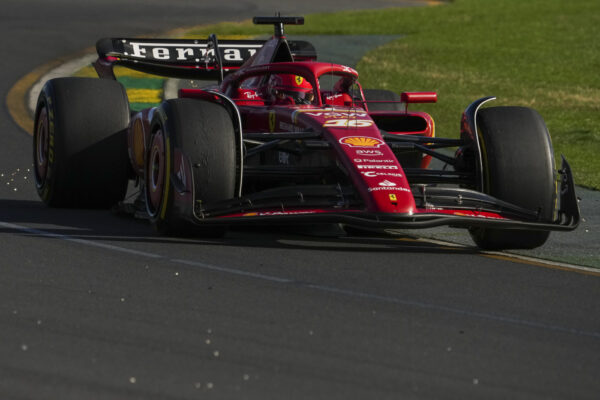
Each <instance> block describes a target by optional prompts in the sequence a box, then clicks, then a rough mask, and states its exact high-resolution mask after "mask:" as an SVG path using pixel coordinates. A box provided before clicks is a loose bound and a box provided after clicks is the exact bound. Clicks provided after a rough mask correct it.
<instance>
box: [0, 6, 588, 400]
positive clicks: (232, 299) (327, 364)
mask: <svg viewBox="0 0 600 400" xmlns="http://www.w3.org/2000/svg"><path fill="white" fill-rule="evenodd" d="M394 3H397V2H393V1H372V2H369V3H368V6H369V7H375V6H385V5H393V4H394ZM83 4H84V3H83V2H76V1H71V0H68V1H67V0H63V1H53V2H47V1H22V0H20V1H17V0H3V2H2V10H1V12H0V43H1V45H2V49H3V57H2V59H1V60H0V63H1V68H0V73H1V76H2V79H1V80H0V94H2V98H3V99H4V98H5V97H6V94H7V92H8V90H9V89H10V88H11V87H12V85H13V84H14V83H15V82H16V81H17V80H18V79H20V78H21V77H22V76H23V75H25V74H27V73H28V72H29V71H31V70H33V69H35V68H36V67H37V66H39V65H41V64H44V63H46V62H48V61H51V60H53V59H56V58H57V57H61V56H67V55H70V54H73V53H76V52H78V51H80V50H81V49H83V48H85V47H89V46H90V45H91V44H93V43H94V42H95V40H96V39H97V38H99V37H102V36H121V35H123V36H125V35H137V34H142V33H152V32H160V31H165V30H167V29H172V28H175V27H177V26H178V25H195V24H200V23H206V22H210V21H214V20H237V19H243V18H248V17H251V16H253V15H258V14H267V15H269V14H272V11H273V10H280V11H282V12H283V13H298V14H300V13H308V12H315V11H320V10H332V9H335V8H336V6H335V5H334V2H332V1H312V0H311V1H303V2H302V5H299V4H294V3H291V2H283V3H282V2H280V1H279V2H275V1H261V2H253V1H245V2H239V1H238V2H234V1H219V2H211V3H208V2H191V1H169V2H168V3H166V2H165V5H162V4H161V3H160V2H158V1H141V0H140V1H128V2H117V1H112V0H110V1H109V0H101V1H88V2H85V5H83ZM209 4H210V5H209ZM275 4H277V6H275ZM359 6H367V5H366V4H364V3H361V2H359V1H354V0H348V1H346V2H344V7H347V8H355V7H359ZM0 132H1V133H0V134H1V135H2V141H1V143H2V146H0V174H1V176H0V179H1V181H0V182H1V183H2V185H1V187H0V398H1V399H18V400H21V399H192V398H219V399H232V398H241V399H244V398H245V399H269V398H273V399H281V398H290V399H306V398H313V399H317V398H323V399H325V398H326V399H332V398H340V399H342V398H343V399H350V398H351V399H355V398H356V399H359V398H360V399H363V398H378V399H383V398H394V399H397V398H407V399H410V398H425V399H429V398H456V399H459V398H460V399H464V398H487V399H491V398H502V399H505V398H512V399H518V398H523V399H535V398H539V399H549V398H556V399H566V398H568V399H576V398H578V399H586V398H587V399H596V398H597V397H598V393H600V380H599V379H598V370H599V367H600V303H599V302H598V301H597V299H598V294H599V293H600V277H598V274H597V273H594V272H586V271H580V272H574V271H571V270H562V269H560V267H557V268H547V267H543V266H541V265H537V264H536V263H524V262H517V261H515V260H510V259H506V258H504V257H502V256H489V255H483V254H481V253H478V252H477V251H476V250H474V249H472V248H454V247H450V246H443V245H437V244H432V243H425V242H420V241H415V240H413V239H410V238H405V239H403V240H398V239H392V238H384V239H381V238H338V237H334V236H329V235H328V232H322V233H321V234H320V235H318V234H316V233H314V232H313V234H312V235H299V234H294V233H290V232H281V231H269V230H255V231H242V232H232V233H231V234H229V235H228V236H226V237H225V238H224V239H220V240H212V241H202V240H181V239H165V238H162V237H159V236H157V235H155V234H154V233H153V232H152V230H151V229H150V227H149V226H148V225H146V224H145V223H144V222H142V221H136V220H130V219H126V218H119V217H116V216H113V215H111V214H110V213H108V212H105V211H86V210H56V209H47V208H45V207H44V206H43V205H42V204H41V203H40V202H39V200H38V198H37V195H36V194H35V190H34V188H33V185H32V183H31V172H28V169H30V168H31V137H30V136H29V135H28V134H26V133H25V132H23V131H22V130H21V129H20V128H18V126H17V125H16V124H15V123H14V122H13V121H12V119H11V118H10V116H9V115H8V112H7V109H6V106H4V107H3V108H2V110H0ZM15 189H16V190H15Z"/></svg>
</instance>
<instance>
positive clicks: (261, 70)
mask: <svg viewBox="0 0 600 400" xmlns="http://www.w3.org/2000/svg"><path fill="white" fill-rule="evenodd" d="M254 22H255V23H256V24H272V25H273V26H274V27H275V33H274V35H273V37H272V38H271V39H270V40H266V41H259V40H223V41H219V40H218V39H217V37H216V36H215V35H211V36H210V37H209V38H208V39H207V40H174V39H171V40H167V39H165V40H159V39H121V38H120V39H101V40H99V41H98V43H97V45H96V47H97V51H98V55H99V58H98V59H97V61H96V62H95V63H94V67H95V69H96V71H97V73H98V75H99V77H100V78H101V79H96V78H59V79H54V80H50V81H48V82H47V83H46V84H45V86H44V88H43V90H42V92H41V94H40V96H39V100H38V105H37V111H36V113H35V130H34V148H33V158H34V165H35V168H34V169H35V182H36V186H37V190H38V193H39V195H40V197H41V199H42V200H43V201H44V202H45V203H46V204H48V205H49V206H52V207H107V208H108V207H111V206H113V205H115V204H117V203H120V202H122V201H123V200H124V197H125V194H126V191H127V187H128V184H129V182H130V181H131V180H135V181H136V183H137V185H138V188H139V190H140V195H139V198H138V200H137V204H138V205H139V204H141V205H142V206H141V209H142V210H143V212H144V213H145V214H146V217H147V218H148V219H149V220H150V221H151V222H152V224H153V225H154V226H155V227H156V229H158V231H159V232H161V233H162V234H175V235H177V234H190V233H192V234H198V235H221V234H223V233H224V232H225V231H226V229H227V228H228V227H231V226H237V225H243V224H252V225H257V224H286V225H290V224H292V225H293V224H306V223H309V224H314V223H335V224H339V225H340V226H346V227H351V228H354V229H363V230H371V231H372V230H381V231H385V230H390V229H398V228H399V229H406V228H427V227H434V226H439V225H449V226H452V227H460V228H466V229H468V230H469V232H470V233H471V235H472V237H473V239H474V241H475V243H476V244H477V245H478V246H479V247H481V248H484V249H506V248H534V247H537V246H540V245H542V244H543V243H544V242H545V241H546V239H547V238H548V235H549V232H550V231H553V230H556V231H568V230H572V229H575V228H576V227H577V225H578V224H579V219H580V217H579V209H578V204H577V198H576V196H575V191H574V185H573V177H572V174H571V170H570V168H569V164H568V163H567V162H566V160H565V159H564V157H563V160H562V166H561V167H560V169H558V170H557V169H556V168H555V164H554V156H553V150H552V144H551V141H550V136H549V134H548V130H547V128H546V126H545V123H544V121H543V120H542V118H541V117H540V115H539V114H538V113H537V112H536V111H534V110H532V109H529V108H524V107H485V108H483V107H482V106H484V105H486V106H487V105H488V104H487V103H488V102H490V101H491V100H493V99H494V98H493V97H486V98H482V99H479V100H476V101H475V102H473V103H472V104H471V105H469V106H468V107H467V108H466V110H465V111H464V113H463V115H462V120H461V129H460V138H458V139H451V138H438V137H436V136H435V134H434V121H433V119H432V117H431V116H430V115H428V114H427V113H424V112H415V111H409V110H408V107H409V105H411V104H414V103H428V102H435V101H436V100H437V95H436V93H434V92H417V93H415V92H405V93H401V94H396V93H393V92H389V91H385V90H373V89H372V90H369V89H363V88H362V87H361V85H360V84H359V82H358V73H357V72H356V71H355V70H354V69H353V68H350V67H347V66H343V65H337V64H332V63H327V62H319V61H317V55H316V51H315V49H314V47H313V46H312V45H311V44H310V43H308V42H304V41H288V40H286V38H285V36H284V26H285V25H286V24H303V23H304V19H303V18H302V17H256V18H254ZM116 65H121V66H126V67H129V68H132V69H135V70H139V71H143V72H146V73H151V74H157V75H161V76H167V77H174V78H185V79H193V80H207V81H208V80H210V81H213V83H212V84H210V85H208V86H206V87H204V88H202V89H196V88H192V89H180V90H179V95H178V98H176V99H169V100H165V101H163V102H162V104H160V105H159V106H157V107H152V108H149V109H144V110H141V111H139V112H133V113H132V112H131V111H130V107H129V102H128V99H127V94H126V91H125V89H124V88H123V86H122V85H121V84H120V83H119V82H118V81H117V80H116V79H115V75H114V70H113V67H114V66H116ZM215 82H216V84H215ZM448 150H451V151H448ZM432 158H435V159H437V160H440V161H441V164H442V165H444V167H443V168H442V167H439V168H436V169H434V168H430V167H429V164H430V162H431V160H432ZM438 164H439V163H438ZM138 208H140V207H138Z"/></svg>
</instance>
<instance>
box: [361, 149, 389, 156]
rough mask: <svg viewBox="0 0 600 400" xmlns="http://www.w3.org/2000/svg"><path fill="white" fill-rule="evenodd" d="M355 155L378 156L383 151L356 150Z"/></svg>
mask: <svg viewBox="0 0 600 400" xmlns="http://www.w3.org/2000/svg"><path fill="white" fill-rule="evenodd" d="M356 155H357V156H373V157H378V156H382V155H383V153H382V152H381V151H379V150H356Z"/></svg>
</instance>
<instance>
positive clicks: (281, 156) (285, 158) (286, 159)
mask: <svg viewBox="0 0 600 400" xmlns="http://www.w3.org/2000/svg"><path fill="white" fill-rule="evenodd" d="M277 159H278V161H279V164H284V165H289V164H290V153H286V152H285V151H279V152H278V156H277Z"/></svg>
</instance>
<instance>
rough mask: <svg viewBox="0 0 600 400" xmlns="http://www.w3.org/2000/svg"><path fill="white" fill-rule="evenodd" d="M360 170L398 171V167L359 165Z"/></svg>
mask: <svg viewBox="0 0 600 400" xmlns="http://www.w3.org/2000/svg"><path fill="white" fill-rule="evenodd" d="M357 167H358V169H398V167H397V166H396V165H357Z"/></svg>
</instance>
